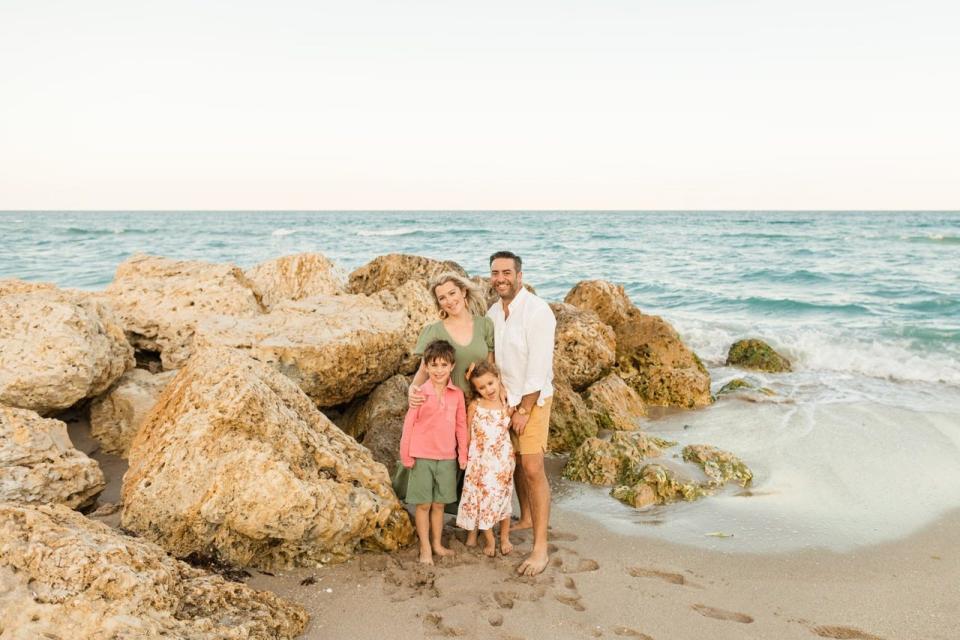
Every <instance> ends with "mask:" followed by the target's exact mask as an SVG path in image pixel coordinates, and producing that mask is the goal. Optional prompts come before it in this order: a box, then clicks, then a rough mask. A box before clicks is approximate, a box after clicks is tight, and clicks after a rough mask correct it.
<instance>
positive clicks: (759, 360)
mask: <svg viewBox="0 0 960 640" xmlns="http://www.w3.org/2000/svg"><path fill="white" fill-rule="evenodd" d="M726 364H727V366H734V367H741V368H743V369H757V370H760V371H769V372H771V373H782V372H785V371H790V370H791V366H790V361H789V360H787V359H786V358H784V357H783V356H782V355H780V354H779V353H777V352H776V351H774V349H773V347H771V346H770V345H768V344H767V343H766V342H764V341H763V340H760V339H758V338H748V339H746V340H738V341H737V342H734V343H733V344H732V345H730V350H729V351H728V352H727V363H726Z"/></svg>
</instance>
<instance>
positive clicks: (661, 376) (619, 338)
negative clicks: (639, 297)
mask: <svg viewBox="0 0 960 640" xmlns="http://www.w3.org/2000/svg"><path fill="white" fill-rule="evenodd" d="M565 300H566V301H567V302H568V303H570V304H573V305H575V306H577V307H580V308H581V309H590V310H591V311H594V312H595V313H596V314H597V315H598V317H600V319H601V320H603V321H604V322H605V323H607V324H609V325H610V326H611V327H613V330H614V332H615V333H616V344H617V369H618V373H619V375H620V377H622V378H623V379H624V380H625V381H626V382H627V383H628V384H629V385H630V386H632V387H633V388H634V389H635V390H636V391H637V393H638V394H639V395H640V398H641V399H642V400H643V401H644V402H646V403H647V404H649V405H656V406H671V407H684V408H692V407H702V406H706V405H709V404H710V403H711V402H712V401H713V399H712V397H711V395H710V374H709V373H708V372H707V369H706V367H704V366H703V363H701V362H700V359H699V358H698V357H697V355H696V354H695V353H693V351H691V350H690V349H688V348H687V347H686V345H684V344H683V342H682V341H681V340H680V336H679V335H677V332H676V331H675V330H674V329H673V327H671V326H670V324H669V323H667V322H666V321H665V320H663V318H660V317H658V316H649V315H646V314H644V313H641V312H640V310H639V309H637V308H636V307H635V306H633V304H632V303H631V302H630V300H629V299H628V298H627V295H626V292H625V291H624V289H623V287H621V286H619V285H614V284H611V283H609V282H605V281H603V280H589V281H585V282H581V283H578V284H577V285H576V286H575V287H574V288H573V289H571V290H570V293H568V294H567V297H566V298H565Z"/></svg>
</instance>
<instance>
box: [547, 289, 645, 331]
mask: <svg viewBox="0 0 960 640" xmlns="http://www.w3.org/2000/svg"><path fill="white" fill-rule="evenodd" d="M563 301H564V302H566V303H567V304H572V305H573V306H575V307H579V308H580V309H590V310H591V311H593V312H594V313H596V314H597V316H598V317H599V318H600V321H601V322H603V323H605V324H608V325H610V326H611V327H613V328H614V329H616V328H617V327H618V326H620V325H621V324H623V323H624V321H626V320H627V318H628V317H629V316H630V315H631V314H635V313H639V309H637V308H636V307H635V306H634V305H633V303H632V302H630V298H629V297H628V296H627V292H626V291H625V290H624V289H623V287H622V286H621V285H618V284H613V283H611V282H607V281H606V280H583V281H581V282H578V283H577V284H576V285H575V286H574V287H573V289H571V290H570V292H569V293H568V294H567V296H566V297H565V298H564V299H563Z"/></svg>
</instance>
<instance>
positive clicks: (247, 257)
mask: <svg viewBox="0 0 960 640" xmlns="http://www.w3.org/2000/svg"><path fill="white" fill-rule="evenodd" d="M501 248H506V249H510V250H513V251H515V252H517V253H519V254H520V255H522V256H523V258H524V262H525V264H524V277H525V280H526V281H527V282H528V283H530V284H532V285H533V286H534V287H536V289H537V291H538V292H539V293H540V294H541V295H542V296H544V297H546V298H548V299H551V300H561V299H562V298H563V296H564V295H565V294H566V293H567V291H569V289H570V288H571V287H572V286H573V285H574V284H575V283H576V282H578V281H580V280H584V279H592V278H603V279H606V280H610V281H613V282H616V283H619V284H622V285H623V286H624V287H625V288H626V290H627V292H628V294H629V295H630V297H631V298H632V300H633V301H634V302H635V303H636V304H637V305H638V306H639V307H640V308H641V309H642V310H643V311H645V312H647V313H654V314H658V315H662V316H663V317H665V318H666V319H667V320H668V321H670V322H671V323H672V324H673V325H674V326H675V327H676V328H677V330H678V331H679V332H680V334H681V336H682V337H683V339H684V340H685V341H686V343H687V344H688V345H689V346H691V347H692V348H693V349H694V350H695V351H696V352H697V353H698V354H699V355H700V357H701V358H702V359H703V361H704V363H705V364H706V365H707V366H708V368H709V369H710V372H711V376H712V379H713V383H714V387H715V389H717V388H719V387H720V386H721V385H722V384H723V383H724V382H726V381H728V380H730V379H732V378H733V377H738V376H742V375H743V372H740V371H736V370H733V369H730V368H727V367H724V366H723V361H724V358H725V355H726V350H727V348H728V347H729V345H730V344H731V343H732V342H733V341H734V340H736V339H739V338H741V337H746V336H758V337H762V338H764V339H766V340H767V341H768V342H770V343H771V344H772V345H773V346H774V347H775V348H777V349H778V350H780V351H781V352H782V353H784V354H785V355H786V356H788V357H789V358H790V359H791V360H792V361H793V362H794V364H795V371H794V372H793V373H790V374H781V375H767V374H759V375H758V374H749V376H747V377H749V378H751V379H752V380H753V381H755V382H756V383H758V384H761V385H765V386H768V387H770V388H772V389H774V390H775V391H776V392H777V395H776V396H773V397H771V398H768V399H764V400H763V401H761V402H751V401H747V400H745V399H743V398H738V397H732V398H722V399H721V400H720V401H719V402H717V403H716V404H715V405H714V406H712V407H710V408H708V409H706V410H702V411H695V412H683V413H679V414H675V415H670V416H667V417H664V418H661V419H658V420H655V421H652V422H650V423H648V424H647V425H646V426H645V428H647V429H649V430H651V431H658V432H663V433H665V434H667V435H669V436H671V437H674V438H675V439H678V440H680V441H681V442H683V443H688V442H707V443H713V444H717V445H719V446H722V447H726V448H729V449H730V450H732V451H734V452H736V453H738V454H740V455H741V456H742V457H743V458H744V460H745V461H746V462H747V463H748V464H750V465H751V466H752V468H753V469H754V471H755V473H756V478H755V481H754V486H753V488H752V490H751V492H750V495H743V494H744V492H738V491H735V490H727V491H725V492H724V493H722V494H721V495H719V496H717V497H714V498H712V499H710V500H704V501H701V502H699V503H694V504H683V505H673V506H670V507H667V508H656V509H651V510H647V511H642V512H637V511H634V510H632V509H627V508H624V507H621V506H620V505H619V504H618V503H616V502H615V501H613V500H612V499H610V498H607V497H606V495H605V492H603V491H602V490H599V489H597V490H594V489H575V490H571V491H570V492H569V493H570V495H568V496H567V497H565V498H563V499H564V500H566V501H567V502H568V504H570V505H572V506H573V507H576V508H582V510H583V511H585V512H587V513H591V514H593V515H595V516H596V517H598V518H601V519H602V520H603V521H604V522H606V523H607V524H609V526H611V527H615V528H618V529H621V530H624V531H631V532H637V533H640V534H643V535H654V536H664V537H668V538H670V539H673V540H678V541H681V542H686V543H689V544H697V545H707V546H716V547H718V548H725V549H730V550H737V551H741V550H742V551H750V550H761V551H762V550H784V549H793V548H806V547H827V548H833V549H840V550H842V549H847V548H850V547H853V546H857V545H861V544H871V543H875V542H880V541H883V540H888V539H891V538H895V537H898V536H903V535H907V534H908V533H910V532H911V531H914V530H916V529H917V528H919V527H921V526H923V525H924V524H927V523H929V522H931V521H932V520H933V519H935V518H936V517H937V516H938V515H940V514H942V513H943V512H945V511H946V510H948V509H954V508H957V507H958V506H960V277H958V275H957V274H958V272H960V212H775V211H771V212H607V213H596V212H590V213H583V212H320V213H316V212H314V213H311V212H104V213H97V212H48V213H35V212H3V213H0V278H2V277H18V278H23V279H27V280H38V281H50V282H54V283H56V284H57V285H59V286H63V287H77V288H83V289H100V288H102V287H104V286H106V285H107V284H108V283H109V282H110V280H111V279H112V277H113V272H114V269H115V268H116V266H117V265H118V264H119V263H120V262H121V261H122V260H124V259H125V258H127V257H128V256H130V255H131V254H134V253H137V252H147V253H154V254H159V255H165V256H169V257H174V258H190V259H202V260H208V261H213V262H220V261H229V262H234V263H236V264H238V265H240V266H243V267H247V266H251V265H253V264H256V263H257V262H260V261H262V260H267V259H270V258H273V257H277V256H280V255H285V254H290V253H296V252H302V251H319V252H322V253H324V254H325V255H327V256H328V257H330V258H331V259H332V260H334V261H335V262H336V263H337V264H338V265H340V267H341V268H342V269H343V271H344V273H347V272H349V271H350V270H352V269H354V268H356V267H358V266H360V265H362V264H364V263H366V262H367V261H369V260H370V259H372V258H373V257H374V256H377V255H380V254H384V253H390V252H404V253H415V254H420V255H425V256H429V257H433V258H438V259H450V260H455V261H457V262H458V263H460V264H461V265H462V266H463V267H464V268H466V269H467V270H468V271H469V272H471V273H484V272H485V271H486V269H487V256H488V255H489V254H490V253H491V252H492V251H494V250H497V249H501ZM716 532H722V533H724V534H727V536H726V537H722V538H720V537H714V536H708V535H706V534H708V533H716ZM729 534H732V535H729Z"/></svg>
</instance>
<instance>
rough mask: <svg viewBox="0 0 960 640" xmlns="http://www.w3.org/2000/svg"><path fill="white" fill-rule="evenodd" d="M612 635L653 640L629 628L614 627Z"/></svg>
mask: <svg viewBox="0 0 960 640" xmlns="http://www.w3.org/2000/svg"><path fill="white" fill-rule="evenodd" d="M613 635H615V636H626V637H628V638H640V640H653V638H651V637H650V636H648V635H647V634H645V633H641V632H639V631H637V630H636V629H631V628H630V627H614V628H613Z"/></svg>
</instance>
